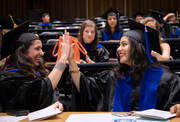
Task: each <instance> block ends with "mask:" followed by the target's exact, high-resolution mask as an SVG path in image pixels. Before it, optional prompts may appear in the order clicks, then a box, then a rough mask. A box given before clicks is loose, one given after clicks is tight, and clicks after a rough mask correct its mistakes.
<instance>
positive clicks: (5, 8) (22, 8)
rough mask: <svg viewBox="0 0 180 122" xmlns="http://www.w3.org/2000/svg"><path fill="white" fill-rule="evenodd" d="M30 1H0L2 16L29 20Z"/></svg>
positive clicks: (0, 13)
mask: <svg viewBox="0 0 180 122" xmlns="http://www.w3.org/2000/svg"><path fill="white" fill-rule="evenodd" d="M27 12H28V0H0V16H7V15H8V14H11V15H13V16H18V17H19V18H20V19H22V20H26V19H27V18H28V15H27Z"/></svg>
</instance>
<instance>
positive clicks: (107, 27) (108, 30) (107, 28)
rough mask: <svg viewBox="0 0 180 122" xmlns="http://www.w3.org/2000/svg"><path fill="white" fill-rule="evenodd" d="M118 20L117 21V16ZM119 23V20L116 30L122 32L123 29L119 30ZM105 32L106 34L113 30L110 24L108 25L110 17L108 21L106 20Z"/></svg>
mask: <svg viewBox="0 0 180 122" xmlns="http://www.w3.org/2000/svg"><path fill="white" fill-rule="evenodd" d="M116 19H117V15H116ZM118 23H119V22H118V19H117V24H116V28H115V31H117V32H118V31H121V29H119V24H118ZM104 30H105V31H106V32H111V29H110V26H109V23H108V17H107V19H106V25H105V27H104Z"/></svg>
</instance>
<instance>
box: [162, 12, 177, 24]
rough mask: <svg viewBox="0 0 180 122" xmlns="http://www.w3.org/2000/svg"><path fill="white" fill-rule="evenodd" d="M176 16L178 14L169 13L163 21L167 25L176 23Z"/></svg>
mask: <svg viewBox="0 0 180 122" xmlns="http://www.w3.org/2000/svg"><path fill="white" fill-rule="evenodd" d="M177 15H178V13H176V11H169V12H168V13H167V14H166V15H165V17H164V18H163V20H164V21H165V22H168V23H177V22H178V21H177Z"/></svg>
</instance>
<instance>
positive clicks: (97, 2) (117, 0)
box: [88, 0, 124, 18]
mask: <svg viewBox="0 0 180 122" xmlns="http://www.w3.org/2000/svg"><path fill="white" fill-rule="evenodd" d="M123 4H124V2H123V0H109V1H107V0H89V9H88V10H89V11H88V13H89V18H94V17H99V16H101V15H103V13H104V12H105V11H106V10H108V9H109V8H110V7H113V8H115V9H116V10H118V11H119V12H120V13H122V14H123V13H124V11H123Z"/></svg>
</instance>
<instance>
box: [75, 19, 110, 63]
mask: <svg viewBox="0 0 180 122" xmlns="http://www.w3.org/2000/svg"><path fill="white" fill-rule="evenodd" d="M78 40H79V42H80V43H81V44H82V45H83V46H84V48H85V49H86V51H87V55H86V56H85V55H84V54H82V53H81V55H80V59H81V60H80V63H95V62H108V60H109V58H110V53H109V52H108V50H107V49H106V48H105V47H103V46H102V45H101V44H99V43H98V34H97V27H96V24H95V23H94V22H93V21H91V20H86V21H84V22H83V23H82V25H81V27H80V29H79V32H78Z"/></svg>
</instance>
